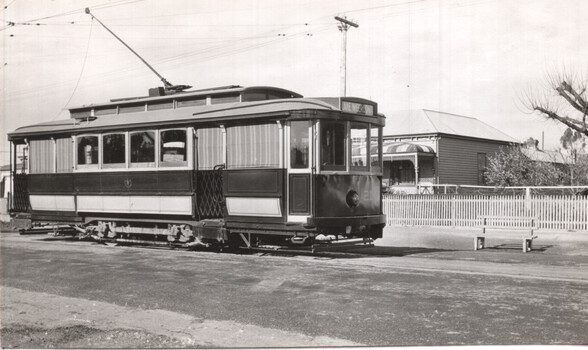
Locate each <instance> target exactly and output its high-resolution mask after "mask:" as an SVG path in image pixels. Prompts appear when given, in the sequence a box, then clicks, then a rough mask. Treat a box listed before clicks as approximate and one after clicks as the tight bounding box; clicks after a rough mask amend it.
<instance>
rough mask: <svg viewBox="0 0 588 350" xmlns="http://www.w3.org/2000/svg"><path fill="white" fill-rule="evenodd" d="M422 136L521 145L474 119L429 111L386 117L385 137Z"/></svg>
mask: <svg viewBox="0 0 588 350" xmlns="http://www.w3.org/2000/svg"><path fill="white" fill-rule="evenodd" d="M422 134H449V135H458V136H465V137H473V138H479V139H486V140H496V141H502V142H509V143H520V142H519V141H517V140H516V139H514V138H513V137H511V136H509V135H507V134H505V133H504V132H502V131H500V130H498V129H496V128H495V127H493V126H490V125H488V124H486V123H484V122H482V121H481V120H478V119H476V118H472V117H466V116H461V115H457V114H451V113H444V112H438V111H432V110H428V109H415V110H407V111H397V112H392V113H390V114H389V115H388V116H387V121H386V128H385V131H384V135H385V136H405V135H422Z"/></svg>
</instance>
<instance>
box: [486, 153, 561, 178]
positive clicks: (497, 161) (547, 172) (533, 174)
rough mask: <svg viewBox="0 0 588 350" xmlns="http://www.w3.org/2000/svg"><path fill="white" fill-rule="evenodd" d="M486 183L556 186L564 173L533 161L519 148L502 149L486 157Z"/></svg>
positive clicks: (555, 167)
mask: <svg viewBox="0 0 588 350" xmlns="http://www.w3.org/2000/svg"><path fill="white" fill-rule="evenodd" d="M485 177H486V182H487V183H488V184H489V185H493V186H500V187H505V186H557V185H563V184H564V183H565V181H566V172H564V171H563V170H562V169H561V168H559V167H557V166H556V165H555V164H553V163H548V162H539V161H533V160H531V159H530V158H529V157H527V156H526V155H525V154H524V153H523V151H522V148H521V147H520V146H511V147H503V148H501V149H500V151H499V152H498V153H496V154H495V155H494V156H490V157H488V166H487V168H486V172H485Z"/></svg>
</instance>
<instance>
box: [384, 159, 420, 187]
mask: <svg viewBox="0 0 588 350" xmlns="http://www.w3.org/2000/svg"><path fill="white" fill-rule="evenodd" d="M390 175H391V178H390V185H414V184H415V183H416V181H415V171H414V164H413V162H411V161H410V160H395V161H393V162H392V169H391V174H390Z"/></svg>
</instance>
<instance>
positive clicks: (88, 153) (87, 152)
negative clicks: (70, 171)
mask: <svg viewBox="0 0 588 350" xmlns="http://www.w3.org/2000/svg"><path fill="white" fill-rule="evenodd" d="M77 153H78V157H77V158H78V159H77V164H78V168H79V169H84V168H97V167H98V136H94V135H88V136H78V137H77Z"/></svg>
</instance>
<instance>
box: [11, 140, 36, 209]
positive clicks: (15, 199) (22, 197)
mask: <svg viewBox="0 0 588 350" xmlns="http://www.w3.org/2000/svg"><path fill="white" fill-rule="evenodd" d="M11 145H12V144H11ZM28 150H29V148H28V146H27V145H24V144H13V146H12V147H11V152H13V153H12V160H11V162H12V163H11V168H12V169H11V171H10V173H11V176H12V181H11V187H12V189H11V191H10V192H11V193H10V196H9V198H10V209H11V210H12V211H15V212H20V213H23V212H29V211H30V209H31V203H30V201H29V191H28V187H27V171H28V166H27V165H28V163H29V162H28V155H29V152H28Z"/></svg>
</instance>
